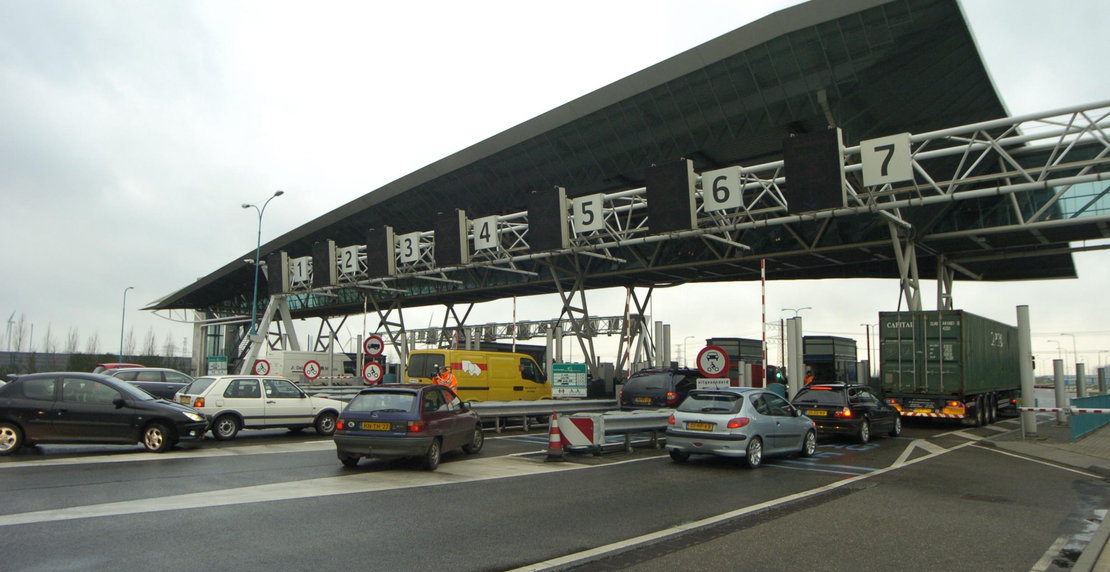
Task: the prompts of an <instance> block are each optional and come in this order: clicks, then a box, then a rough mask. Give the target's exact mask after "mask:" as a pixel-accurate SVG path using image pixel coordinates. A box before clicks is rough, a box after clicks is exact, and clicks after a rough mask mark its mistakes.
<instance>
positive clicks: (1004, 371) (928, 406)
mask: <svg viewBox="0 0 1110 572" xmlns="http://www.w3.org/2000/svg"><path fill="white" fill-rule="evenodd" d="M1017 336H1018V334H1017V328H1016V327H1014V326H1010V325H1007V324H1003V323H1001V322H996V321H994V320H990V319H987V318H984V317H982V316H976V315H975V314H971V313H968V312H965V311H963V310H948V311H926V312H880V313H879V375H880V379H881V384H882V391H883V394H884V397H885V398H886V399H888V400H890V402H891V403H892V404H894V405H895V406H896V407H898V408H899V409H900V410H901V411H902V415H903V416H905V417H933V418H948V419H963V420H966V421H969V422H971V423H972V424H975V425H982V424H986V423H990V422H992V421H994V419H995V418H997V416H998V412H999V409H1007V408H1010V407H1012V406H1013V404H1014V400H1015V399H1016V398H1017V395H1018V393H1019V391H1020V388H1021V374H1020V371H1019V366H1020V363H1019V359H1020V358H1019V354H1018V343H1017Z"/></svg>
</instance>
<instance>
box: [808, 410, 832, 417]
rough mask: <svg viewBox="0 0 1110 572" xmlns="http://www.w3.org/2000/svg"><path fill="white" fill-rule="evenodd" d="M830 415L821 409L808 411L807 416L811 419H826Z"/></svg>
mask: <svg viewBox="0 0 1110 572" xmlns="http://www.w3.org/2000/svg"><path fill="white" fill-rule="evenodd" d="M828 414H829V412H828V411H822V410H820V409H807V410H806V415H808V416H810V417H825V416H826V415H828Z"/></svg>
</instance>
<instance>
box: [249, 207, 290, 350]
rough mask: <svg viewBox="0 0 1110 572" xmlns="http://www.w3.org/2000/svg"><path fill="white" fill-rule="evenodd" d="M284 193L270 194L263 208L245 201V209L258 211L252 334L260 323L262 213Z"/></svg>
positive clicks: (255, 332) (252, 296)
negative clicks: (259, 287)
mask: <svg viewBox="0 0 1110 572" xmlns="http://www.w3.org/2000/svg"><path fill="white" fill-rule="evenodd" d="M284 194H285V191H277V192H275V193H274V194H273V195H271V196H270V198H268V199H266V202H264V203H262V208H258V205H252V204H249V203H243V208H245V209H249V208H253V209H254V210H255V211H258V240H257V242H256V243H255V246H254V293H253V294H252V295H251V335H252V336H253V335H255V334H257V333H258V324H257V323H256V321H255V320H256V319H257V316H258V262H259V261H258V259H259V256H260V255H261V253H262V215H263V214H264V213H265V212H266V205H268V204H270V201H272V200H274V199H275V198H277V197H280V196H281V195H284Z"/></svg>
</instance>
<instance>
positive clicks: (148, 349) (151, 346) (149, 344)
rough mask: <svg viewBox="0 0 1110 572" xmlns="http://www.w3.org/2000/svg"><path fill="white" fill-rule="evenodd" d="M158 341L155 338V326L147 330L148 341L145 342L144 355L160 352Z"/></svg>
mask: <svg viewBox="0 0 1110 572" xmlns="http://www.w3.org/2000/svg"><path fill="white" fill-rule="evenodd" d="M157 346H158V342H157V340H155V339H154V326H150V327H149V328H147V330H146V342H145V343H144V344H143V355H144V356H152V355H154V354H156V353H158V347H157Z"/></svg>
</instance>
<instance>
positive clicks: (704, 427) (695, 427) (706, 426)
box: [686, 422, 713, 431]
mask: <svg viewBox="0 0 1110 572" xmlns="http://www.w3.org/2000/svg"><path fill="white" fill-rule="evenodd" d="M686 428H687V429H689V430H691V431H712V430H713V424H712V423H698V422H691V423H687V424H686Z"/></svg>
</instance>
